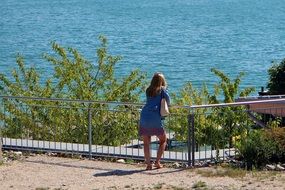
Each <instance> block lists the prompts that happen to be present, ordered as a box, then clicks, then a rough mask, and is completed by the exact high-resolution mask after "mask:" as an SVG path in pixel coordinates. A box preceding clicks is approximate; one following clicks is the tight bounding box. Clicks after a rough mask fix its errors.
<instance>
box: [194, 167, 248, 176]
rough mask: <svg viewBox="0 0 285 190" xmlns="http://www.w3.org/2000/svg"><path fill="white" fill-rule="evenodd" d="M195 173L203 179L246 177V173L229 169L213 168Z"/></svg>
mask: <svg viewBox="0 0 285 190" xmlns="http://www.w3.org/2000/svg"><path fill="white" fill-rule="evenodd" d="M196 173H197V174H199V175H201V176H203V177H231V178H243V177H245V176H246V174H247V171H245V170H242V169H235V168H230V167H214V168H202V169H198V170H197V171H196Z"/></svg>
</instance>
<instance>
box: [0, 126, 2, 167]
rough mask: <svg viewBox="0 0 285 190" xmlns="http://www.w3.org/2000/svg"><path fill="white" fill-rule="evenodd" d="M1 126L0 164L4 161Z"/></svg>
mask: <svg viewBox="0 0 285 190" xmlns="http://www.w3.org/2000/svg"><path fill="white" fill-rule="evenodd" d="M1 130H2V129H1V128H0V164H1V163H3V154H2V132H1Z"/></svg>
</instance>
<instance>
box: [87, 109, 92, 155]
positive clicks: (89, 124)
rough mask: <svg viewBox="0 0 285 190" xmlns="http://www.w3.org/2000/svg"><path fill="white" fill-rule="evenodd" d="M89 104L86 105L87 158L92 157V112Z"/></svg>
mask: <svg viewBox="0 0 285 190" xmlns="http://www.w3.org/2000/svg"><path fill="white" fill-rule="evenodd" d="M90 106H91V105H90V104H89V105H88V143H89V159H91V158H92V120H91V119H92V113H91V109H90Z"/></svg>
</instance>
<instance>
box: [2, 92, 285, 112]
mask: <svg viewBox="0 0 285 190" xmlns="http://www.w3.org/2000/svg"><path fill="white" fill-rule="evenodd" d="M282 96H283V95H282ZM0 98H3V99H25V100H39V101H40V100H48V101H66V102H77V103H98V104H115V105H126V106H143V105H144V103H133V102H115V101H98V100H79V99H74V100H72V99H65V98H41V97H27V96H4V95H0ZM283 101H284V104H285V98H279V99H272V100H260V99H259V100H258V99H257V100H252V101H242V102H233V103H220V104H203V105H192V106H188V105H184V106H179V105H172V106H170V107H171V108H184V109H195V108H211V107H226V106H242V105H251V104H258V103H274V102H278V103H280V102H282V103H283Z"/></svg>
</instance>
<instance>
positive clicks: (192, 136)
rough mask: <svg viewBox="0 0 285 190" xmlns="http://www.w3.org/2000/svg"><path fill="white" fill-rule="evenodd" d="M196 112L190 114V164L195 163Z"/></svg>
mask: <svg viewBox="0 0 285 190" xmlns="http://www.w3.org/2000/svg"><path fill="white" fill-rule="evenodd" d="M194 128H195V126H194V114H193V113H192V114H189V115H188V140H187V146H188V166H192V167H194V165H195V134H194V133H195V131H194Z"/></svg>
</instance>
